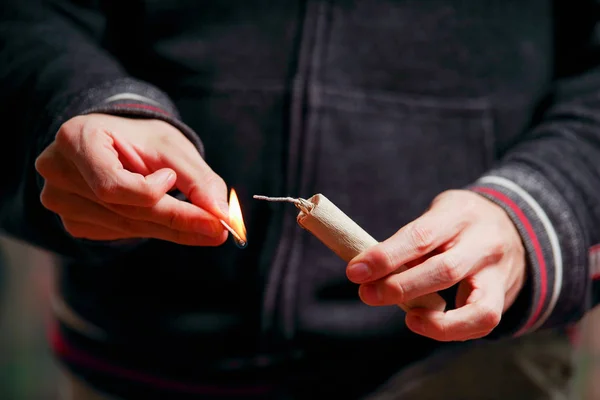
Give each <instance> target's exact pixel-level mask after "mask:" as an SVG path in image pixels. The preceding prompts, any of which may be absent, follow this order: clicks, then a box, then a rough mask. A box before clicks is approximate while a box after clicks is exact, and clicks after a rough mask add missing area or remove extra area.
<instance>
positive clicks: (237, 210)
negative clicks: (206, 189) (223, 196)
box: [229, 188, 247, 242]
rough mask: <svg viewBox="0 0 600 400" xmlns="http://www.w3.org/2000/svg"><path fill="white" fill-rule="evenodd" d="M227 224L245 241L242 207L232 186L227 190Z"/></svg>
mask: <svg viewBox="0 0 600 400" xmlns="http://www.w3.org/2000/svg"><path fill="white" fill-rule="evenodd" d="M229 225H230V226H231V228H232V229H233V230H234V231H235V233H237V234H238V236H239V237H240V238H241V239H242V240H243V241H244V242H246V241H247V240H246V226H245V225H244V217H243V216H242V208H241V207H240V201H239V200H238V197H237V194H236V193H235V190H234V189H233V188H232V189H231V191H230V192H229Z"/></svg>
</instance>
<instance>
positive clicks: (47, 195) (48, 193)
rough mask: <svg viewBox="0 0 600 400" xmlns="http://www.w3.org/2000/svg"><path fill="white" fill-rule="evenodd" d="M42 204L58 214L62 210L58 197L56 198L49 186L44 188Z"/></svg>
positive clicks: (41, 198) (41, 195) (41, 194)
mask: <svg viewBox="0 0 600 400" xmlns="http://www.w3.org/2000/svg"><path fill="white" fill-rule="evenodd" d="M40 203H42V205H43V206H44V207H45V208H46V209H48V210H50V211H54V212H58V210H59V208H60V207H59V206H60V202H59V201H58V199H57V196H55V194H54V190H52V189H51V188H50V187H49V186H48V185H44V187H43V188H42V192H41V193H40Z"/></svg>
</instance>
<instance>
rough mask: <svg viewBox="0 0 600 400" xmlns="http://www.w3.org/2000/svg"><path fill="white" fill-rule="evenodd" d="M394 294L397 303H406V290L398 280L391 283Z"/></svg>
mask: <svg viewBox="0 0 600 400" xmlns="http://www.w3.org/2000/svg"><path fill="white" fill-rule="evenodd" d="M391 288H392V294H393V296H394V299H395V300H396V302H397V303H402V302H404V301H406V288H405V287H404V285H402V282H400V280H398V279H393V280H392V282H391Z"/></svg>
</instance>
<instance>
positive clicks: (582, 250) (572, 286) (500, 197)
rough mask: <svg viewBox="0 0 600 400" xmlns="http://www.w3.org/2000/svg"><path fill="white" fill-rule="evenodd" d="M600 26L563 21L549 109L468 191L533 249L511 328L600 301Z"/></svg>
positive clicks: (565, 322) (523, 329)
mask: <svg viewBox="0 0 600 400" xmlns="http://www.w3.org/2000/svg"><path fill="white" fill-rule="evenodd" d="M575 9H577V7H575ZM581 11H582V9H579V12H581ZM571 12H573V11H571ZM589 15H597V14H595V13H591V14H589ZM580 16H581V15H580ZM589 19H590V18H588V17H586V18H581V19H580V20H579V21H580V23H583V22H584V21H588V20H589ZM598 28H600V25H598V21H590V24H588V25H586V26H580V27H579V28H577V24H573V23H572V22H571V23H570V24H568V26H567V23H566V22H565V30H562V29H561V27H560V26H558V27H557V38H558V39H557V63H556V79H555V82H554V85H553V87H552V89H551V90H550V93H549V95H548V97H547V99H548V101H547V104H548V106H547V107H545V108H544V111H543V112H542V114H541V115H542V116H541V118H539V120H538V121H537V122H536V123H535V124H533V127H532V128H531V129H530V130H529V131H528V132H526V133H525V134H524V135H523V136H522V137H521V138H520V140H519V141H518V142H517V143H516V144H514V145H513V146H511V147H510V148H509V149H507V150H506V151H505V152H504V153H503V155H502V157H501V161H500V162H499V163H498V164H497V165H496V166H495V167H494V168H493V169H492V170H490V171H489V172H487V173H486V174H485V175H484V176H482V177H481V178H480V179H479V180H477V181H476V182H474V183H473V184H472V185H471V186H470V187H469V188H468V189H470V190H473V191H475V192H477V193H479V194H481V195H482V196H484V197H486V198H488V199H489V200H491V201H493V202H494V203H496V204H498V205H499V206H501V207H502V208H503V209H504V210H505V211H506V212H507V213H508V215H509V216H510V218H511V219H512V221H513V222H514V223H515V225H516V227H517V228H518V231H519V233H520V235H521V238H522V240H523V243H524V247H525V249H526V253H527V261H528V268H529V269H528V278H527V282H526V285H525V287H524V288H523V290H522V291H521V294H520V295H519V297H518V299H517V301H516V302H515V304H514V305H513V306H512V307H511V308H510V309H509V310H508V311H507V313H506V314H505V317H504V318H503V321H502V322H501V324H500V326H499V327H498V329H499V330H500V332H501V333H502V334H512V335H522V334H524V333H528V332H532V331H535V330H537V329H540V328H544V329H545V328H557V329H562V328H566V327H569V326H571V325H572V324H574V323H576V322H577V321H578V320H579V319H580V318H581V317H582V316H583V315H584V313H585V312H586V311H587V310H589V309H590V307H592V306H593V305H594V304H595V303H596V302H597V300H598V294H599V290H600V285H599V283H600V282H596V280H595V279H594V278H598V276H599V274H598V272H600V271H599V267H600V255H599V254H598V251H599V250H600V247H598V245H597V244H598V243H600V30H599V29H598ZM567 31H568V35H567V34H566V32H567Z"/></svg>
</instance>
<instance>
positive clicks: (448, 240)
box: [346, 190, 526, 341]
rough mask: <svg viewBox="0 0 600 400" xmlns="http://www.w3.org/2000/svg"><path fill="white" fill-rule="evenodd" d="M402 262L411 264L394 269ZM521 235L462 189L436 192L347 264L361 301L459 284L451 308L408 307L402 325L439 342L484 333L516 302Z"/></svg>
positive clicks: (521, 277) (380, 302)
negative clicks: (414, 215)
mask: <svg viewBox="0 0 600 400" xmlns="http://www.w3.org/2000/svg"><path fill="white" fill-rule="evenodd" d="M402 265H406V266H408V267H409V269H408V270H406V271H405V272H400V273H398V272H397V270H398V268H399V267H401V266H402ZM525 266H526V261H525V252H524V249H523V244H522V242H521V237H520V236H519V233H518V232H517V229H516V227H515V226H514V224H513V222H512V221H511V220H510V218H509V216H508V215H507V214H506V213H505V211H504V210H503V209H502V208H500V207H499V206H497V205H496V204H494V203H492V202H491V201H489V200H487V199H486V198H484V197H482V196H480V195H478V194H476V193H473V192H470V191H466V190H452V191H447V192H444V193H442V194H440V195H439V196H438V197H437V198H436V199H435V200H434V201H433V203H432V205H431V207H430V209H429V210H428V211H427V212H426V213H425V214H423V215H422V216H421V217H419V218H418V219H416V220H414V221H413V222H411V223H409V224H408V225H406V226H404V227H403V228H402V229H400V230H399V231H398V232H397V233H396V234H394V235H393V236H392V237H390V238H389V239H387V240H386V241H384V242H381V243H380V244H378V245H376V246H374V247H372V248H370V249H369V250H366V251H365V252H363V253H361V254H359V255H358V256H357V257H356V258H354V259H353V260H352V261H351V262H350V263H349V265H348V268H347V271H346V273H347V276H348V278H349V279H350V280H351V281H352V282H354V283H359V284H361V285H360V288H359V295H360V298H361V300H362V301H363V302H364V303H366V304H368V305H371V306H388V305H397V304H402V303H404V302H406V301H409V300H411V299H414V298H416V297H419V296H422V295H425V294H428V293H433V292H437V291H439V290H442V289H446V288H449V287H451V286H454V285H455V284H459V286H458V292H457V295H456V309H453V310H449V311H446V312H441V311H432V310H426V309H412V310H410V311H409V312H408V313H407V315H406V324H407V326H408V327H409V328H410V329H411V330H412V331H413V332H415V333H418V334H420V335H423V336H427V337H430V338H432V339H435V340H439V341H462V340H468V339H476V338H480V337H483V336H486V335H488V334H489V333H490V332H491V331H492V330H493V329H494V328H495V327H496V326H497V325H498V324H499V322H500V318H501V316H502V314H503V312H504V311H506V310H507V309H508V307H509V306H510V305H511V304H512V303H513V302H514V300H515V298H516V297H517V295H518V293H519V291H520V290H521V288H522V286H523V282H524V281H525V276H526V273H525V271H526V268H525Z"/></svg>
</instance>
